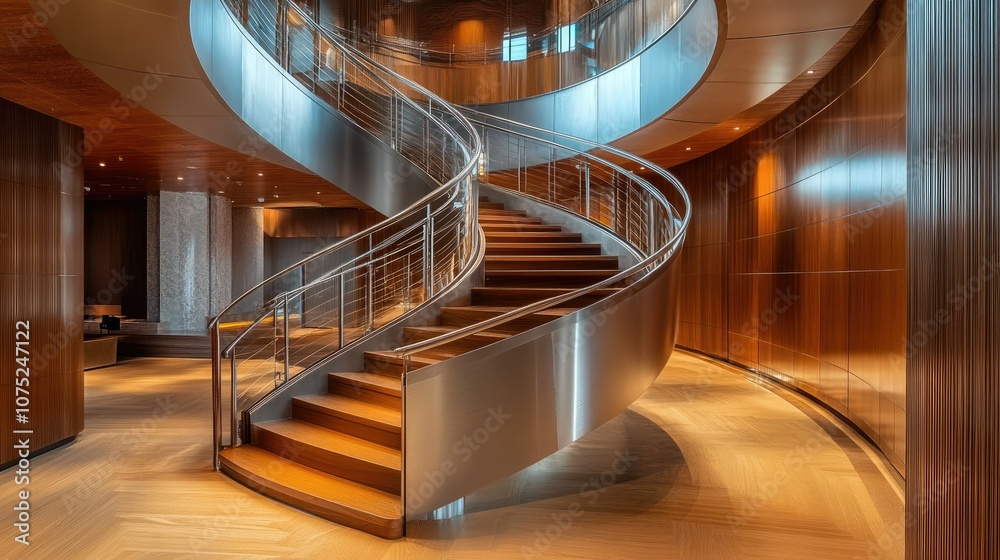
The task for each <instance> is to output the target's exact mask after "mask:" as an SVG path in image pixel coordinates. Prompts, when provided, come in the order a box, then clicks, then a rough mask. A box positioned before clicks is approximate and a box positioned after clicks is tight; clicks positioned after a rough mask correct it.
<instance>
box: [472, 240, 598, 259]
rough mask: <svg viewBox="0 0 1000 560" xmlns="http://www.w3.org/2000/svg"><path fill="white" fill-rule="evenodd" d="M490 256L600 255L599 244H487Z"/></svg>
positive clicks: (487, 251)
mask: <svg viewBox="0 0 1000 560" xmlns="http://www.w3.org/2000/svg"><path fill="white" fill-rule="evenodd" d="M486 254H487V256H490V255H600V254H601V244H600V243H487V244H486Z"/></svg>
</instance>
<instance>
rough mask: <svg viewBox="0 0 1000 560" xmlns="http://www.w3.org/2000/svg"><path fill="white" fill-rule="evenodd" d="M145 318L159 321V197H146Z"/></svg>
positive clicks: (152, 321) (155, 321)
mask: <svg viewBox="0 0 1000 560" xmlns="http://www.w3.org/2000/svg"><path fill="white" fill-rule="evenodd" d="M146 320H147V321H149V322H151V323H158V322H160V197H159V196H148V197H146Z"/></svg>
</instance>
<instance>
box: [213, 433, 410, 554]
mask: <svg viewBox="0 0 1000 560" xmlns="http://www.w3.org/2000/svg"><path fill="white" fill-rule="evenodd" d="M220 460H221V468H222V470H223V472H225V473H226V474H228V475H229V476H231V477H233V478H234V479H236V480H237V481H239V482H241V483H242V484H244V485H246V486H248V487H250V488H253V489H254V490H256V491H258V492H260V493H261V494H264V495H265V496H269V497H271V498H274V499H276V500H279V501H281V502H284V503H286V504H289V505H291V506H294V507H297V508H299V509H302V510H304V511H307V512H309V513H312V514H314V515H318V516H320V517H322V518H324V519H329V520H330V521H333V522H335V523H339V524H341V525H345V526H347V527H352V528H354V529H358V530H360V531H364V532H366V533H370V534H372V535H375V536H378V537H382V538H384V539H398V538H400V537H402V536H403V504H402V500H401V499H400V497H399V496H398V495H392V494H389V493H387V492H383V491H381V490H377V489H375V488H371V487H369V486H365V485H364V484H359V483H357V482H352V481H350V480H345V479H343V478H340V477H336V476H333V475H330V474H328V473H324V472H321V471H318V470H316V469H311V468H309V467H307V466H305V465H300V464H298V463H295V462H293V461H289V460H287V459H283V458H281V457H279V456H278V455H275V454H274V453H270V452H268V451H266V450H264V449H260V448H258V447H255V446H252V445H244V446H242V447H237V448H235V449H226V450H223V451H222V452H221V453H220Z"/></svg>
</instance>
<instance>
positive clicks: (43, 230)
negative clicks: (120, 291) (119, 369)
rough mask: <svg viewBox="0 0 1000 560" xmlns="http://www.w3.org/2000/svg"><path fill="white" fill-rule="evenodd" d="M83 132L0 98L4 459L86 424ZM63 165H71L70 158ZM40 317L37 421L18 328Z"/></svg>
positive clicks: (0, 434)
mask: <svg viewBox="0 0 1000 560" xmlns="http://www.w3.org/2000/svg"><path fill="white" fill-rule="evenodd" d="M82 141H83V131H82V130H81V129H79V128H77V127H75V126H72V125H69V124H66V123H62V122H60V121H57V120H55V119H53V118H51V117H48V116H46V115H42V114H40V113H36V112H34V111H30V110H28V109H25V108H23V107H20V106H18V105H15V104H13V103H11V102H9V101H7V100H4V99H0V411H2V412H3V414H0V465H4V464H9V463H11V462H12V461H14V460H15V459H16V457H15V455H14V453H15V450H14V441H13V433H12V431H13V430H15V429H28V430H34V433H33V434H32V435H31V436H30V439H31V449H32V451H38V450H39V449H42V448H44V447H48V446H50V445H53V444H55V443H58V442H61V441H63V440H66V439H68V438H71V437H73V436H75V435H76V434H78V433H80V432H81V431H82V430H83V334H82V333H83V167H82V166H80V165H75V166H74V165H73V164H74V163H75V161H74V160H75V159H76V158H77V156H78V155H79V153H80V150H79V146H80V145H81V143H82ZM60 164H66V166H65V167H64V166H61V165H60ZM18 321H30V322H31V331H30V332H31V344H30V348H31V362H30V365H31V376H30V378H29V379H30V380H31V381H30V385H29V387H28V389H29V391H30V401H31V402H30V407H29V408H30V413H29V417H30V420H31V421H30V423H28V424H19V423H17V422H15V417H14V408H15V406H14V402H15V401H14V399H15V396H16V395H15V372H16V369H17V364H16V362H15V358H16V355H15V352H16V351H15V336H16V335H15V332H16V330H17V327H16V323H17V322H18Z"/></svg>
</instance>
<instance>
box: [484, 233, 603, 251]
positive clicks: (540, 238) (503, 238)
mask: <svg viewBox="0 0 1000 560" xmlns="http://www.w3.org/2000/svg"><path fill="white" fill-rule="evenodd" d="M484 231H485V230H484ZM535 242H537V243H581V242H583V234H580V233H572V232H552V231H541V232H531V231H486V244H487V247H488V246H489V244H490V243H535Z"/></svg>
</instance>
